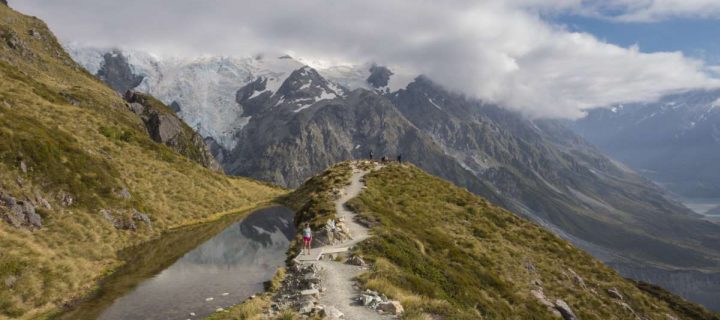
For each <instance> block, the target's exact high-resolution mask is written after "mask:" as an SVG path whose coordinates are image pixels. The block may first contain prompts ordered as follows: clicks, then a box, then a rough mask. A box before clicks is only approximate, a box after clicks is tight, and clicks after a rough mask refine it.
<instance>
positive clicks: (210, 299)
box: [205, 297, 215, 302]
mask: <svg viewBox="0 0 720 320" xmlns="http://www.w3.org/2000/svg"><path fill="white" fill-rule="evenodd" d="M213 300H215V298H213V297H209V298H205V301H207V302H210V301H213Z"/></svg>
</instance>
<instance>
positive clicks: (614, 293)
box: [607, 288, 624, 300]
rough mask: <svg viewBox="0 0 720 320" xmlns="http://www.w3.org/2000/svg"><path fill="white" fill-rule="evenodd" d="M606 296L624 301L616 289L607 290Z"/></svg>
mask: <svg viewBox="0 0 720 320" xmlns="http://www.w3.org/2000/svg"><path fill="white" fill-rule="evenodd" d="M607 292H608V295H609V296H610V297H612V298H615V299H618V300H624V298H623V295H622V293H620V290H618V289H617V288H610V289H608V290H607Z"/></svg>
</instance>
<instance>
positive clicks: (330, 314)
mask: <svg viewBox="0 0 720 320" xmlns="http://www.w3.org/2000/svg"><path fill="white" fill-rule="evenodd" d="M320 316H321V317H323V318H325V319H331V320H336V319H344V318H345V315H344V314H343V313H342V312H341V311H340V310H338V309H337V308H335V307H333V306H327V307H324V308H323V310H322V312H320Z"/></svg>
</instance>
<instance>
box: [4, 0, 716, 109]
mask: <svg viewBox="0 0 720 320" xmlns="http://www.w3.org/2000/svg"><path fill="white" fill-rule="evenodd" d="M598 1H599V0H598ZM610 1H612V2H614V3H618V4H624V3H630V1H629V0H610ZM643 1H644V2H643V3H646V2H647V3H649V2H652V3H656V2H657V3H660V2H663V1H660V0H657V1H651V0H643ZM666 1H670V0H666ZM641 2H642V1H641ZM12 5H13V6H15V7H16V8H18V9H20V10H21V11H25V12H28V13H30V14H35V15H38V16H40V17H41V18H43V19H45V20H46V21H48V22H49V24H50V26H51V27H52V28H53V29H54V30H55V31H56V32H57V33H58V34H59V35H60V36H61V37H62V38H63V39H67V40H75V41H82V42H86V43H88V44H91V45H97V46H112V45H121V46H124V47H129V48H135V49H143V50H149V51H151V52H156V53H161V54H166V55H185V56H187V55H200V54H219V55H242V54H252V53H255V52H278V51H283V52H287V51H290V50H292V51H293V52H295V53H296V54H297V55H298V56H300V57H305V58H307V59H316V60H320V61H356V62H358V63H363V62H367V61H375V62H378V63H382V64H387V65H395V66H400V67H402V68H403V69H406V70H412V71H414V72H417V73H422V74H426V75H428V76H429V77H430V78H432V79H434V80H436V81H437V82H439V83H441V84H444V85H445V86H447V87H448V88H450V89H454V90H457V91H460V92H464V93H466V94H469V95H472V96H476V97H479V98H483V99H486V100H490V101H494V102H500V103H503V104H505V105H507V106H509V107H510V108H513V109H517V110H521V111H522V112H524V113H526V114H529V115H532V116H552V117H555V116H560V117H577V116H580V115H581V114H582V111H581V110H582V109H583V108H587V107H591V106H601V105H609V104H613V103H618V102H626V101H638V100H648V99H655V98H657V97H658V96H659V95H660V94H662V93H664V92H667V91H673V90H681V89H687V88H694V87H708V86H717V85H718V82H717V80H715V79H712V78H710V77H709V76H708V74H710V72H709V70H708V67H707V66H706V65H704V63H703V62H701V61H698V60H693V59H689V58H687V57H685V56H683V55H682V54H681V53H672V52H671V53H652V54H648V53H642V52H640V51H639V49H638V48H637V47H631V48H622V47H618V46H615V45H611V44H607V43H604V42H602V41H599V40H598V39H596V38H594V37H593V36H591V35H589V34H583V33H573V32H568V31H567V30H565V29H563V28H561V27H558V26H553V25H550V24H548V23H547V22H546V21H544V20H542V18H541V14H542V13H545V12H555V11H557V12H562V11H568V10H581V9H582V10H587V8H589V6H588V3H587V1H580V0H547V1H543V0H510V1H502V0H485V1H471V0H454V1H442V2H440V1H418V0H396V1H384V0H354V1H350V0H348V1H333V0H304V1H279V0H265V1H231V0H214V1H209V2H208V1H200V0H173V1H170V0H165V1H140V0H127V1H110V0H106V1H98V0H53V1H47V0H23V1H22V2H18V3H17V4H15V3H13V4H12ZM658 8H660V7H658ZM638 10H640V9H638ZM654 10H659V9H654ZM628 12H631V11H628Z"/></svg>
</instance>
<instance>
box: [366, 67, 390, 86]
mask: <svg viewBox="0 0 720 320" xmlns="http://www.w3.org/2000/svg"><path fill="white" fill-rule="evenodd" d="M392 75H393V73H392V71H390V69H388V68H386V67H383V66H378V65H372V66H371V67H370V76H369V77H368V78H367V82H368V83H369V84H370V85H371V86H373V88H382V87H386V86H387V85H388V83H389V81H390V76H392Z"/></svg>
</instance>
